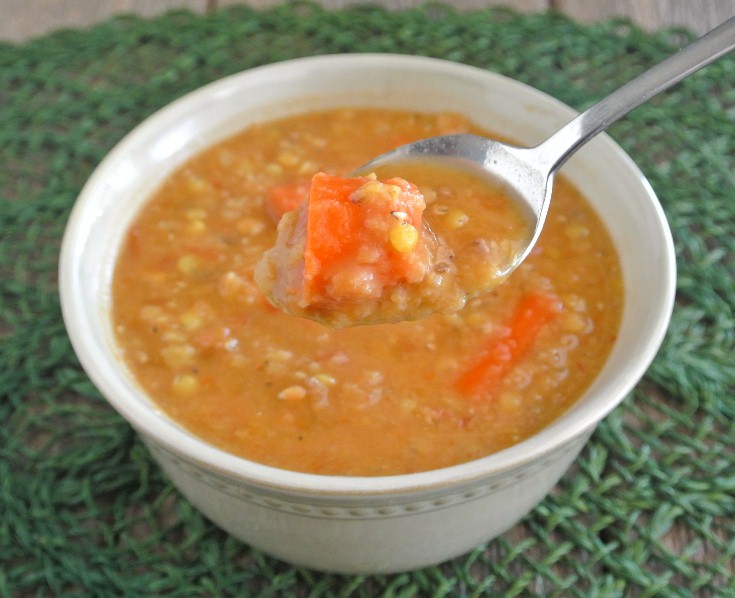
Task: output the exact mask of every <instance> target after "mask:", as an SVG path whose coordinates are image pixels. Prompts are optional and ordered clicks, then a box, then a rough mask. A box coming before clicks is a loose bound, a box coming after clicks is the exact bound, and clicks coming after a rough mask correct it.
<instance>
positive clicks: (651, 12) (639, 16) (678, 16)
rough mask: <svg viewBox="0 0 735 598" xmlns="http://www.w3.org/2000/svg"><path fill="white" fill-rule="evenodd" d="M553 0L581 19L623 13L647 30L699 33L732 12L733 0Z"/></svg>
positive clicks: (562, 10) (733, 12)
mask: <svg viewBox="0 0 735 598" xmlns="http://www.w3.org/2000/svg"><path fill="white" fill-rule="evenodd" d="M552 4H553V6H554V8H555V9H557V10H559V11H561V12H563V13H564V14H567V15H570V16H573V17H574V18H575V19H576V20H578V21H580V22H582V23H591V22H594V21H599V20H601V19H606V18H610V17H624V18H628V19H630V20H631V21H632V22H633V23H635V24H636V25H639V26H640V27H642V28H643V29H647V30H649V31H652V30H656V29H663V28H667V27H685V28H687V29H689V30H691V31H692V32H694V33H697V34H700V35H701V34H703V33H706V32H707V31H709V30H710V29H713V28H714V27H716V26H717V25H719V24H720V23H722V22H723V21H725V20H727V19H729V18H730V17H732V16H735V0H716V1H708V2H699V1H696V0H645V1H641V0H607V1H606V2H590V1H589V0H553V2H552Z"/></svg>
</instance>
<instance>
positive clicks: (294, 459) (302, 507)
mask: <svg viewBox="0 0 735 598" xmlns="http://www.w3.org/2000/svg"><path fill="white" fill-rule="evenodd" d="M574 115H575V113H574V111H573V110H571V109H570V108H568V107H567V106H565V105H563V104H561V103H560V102H558V101H557V100H555V99H553V98H551V97H549V96H547V95H545V94H543V93H541V92H539V91H537V90H535V89H533V88H531V87H529V86H527V85H524V84H521V83H519V82H516V81H513V80H510V79H508V78H506V77H503V76H500V75H497V74H494V73H491V72H487V71H483V70H480V69H476V68H472V67H469V66H464V65H460V64H455V63H450V62H446V61H441V60H436V59H429V58H421V57H412V56H396V55H374V54H364V55H340V56H322V57H314V58H305V59H299V60H293V61H286V62H282V63H278V64H274V65H269V66H265V67H260V68H256V69H252V70H249V71H245V72H243V73H240V74H236V75H233V76H230V77H227V78H225V79H223V80H220V81H217V82H214V83H212V84H210V85H207V86H205V87H203V88H201V89H199V90H197V91H194V92H192V93H190V94H188V95H186V96H184V97H182V98H180V99H178V100H176V101H175V102H173V103H172V104H170V105H169V106H167V107H165V108H163V109H162V110H160V111H159V112H157V113H155V114H154V115H152V116H151V117H149V118H148V119H147V120H145V121H144V122H143V123H141V124H140V125H139V126H138V127H137V128H135V129H134V130H133V131H132V132H131V133H130V134H129V135H128V136H126V137H125V138H124V139H123V140H122V141H121V142H120V143H119V144H118V145H117V146H116V147H115V148H114V149H113V150H112V151H111V152H110V154H109V155H108V156H107V157H106V158H105V160H104V161H103V162H102V163H101V164H100V165H99V167H98V168H97V169H96V170H95V172H94V173H93V175H92V176H91V178H90V179H89V181H88V183H87V184H86V186H85V187H84V189H83V190H82V192H81V194H80V196H79V198H78V201H77V203H76V205H75V207H74V209H73V212H72V215H71V217H70V219H69V222H68V225H67V229H66V232H65V235H64V239H63V244H62V252H61V259H60V295H61V301H62V308H63V315H64V320H65V323H66V326H67V329H68V332H69V335H70V338H71V341H72V344H73V346H74V349H75V351H76V352H77V354H78V356H79V359H80V361H81V363H82V365H83V367H84V368H85V370H86V372H87V373H88V374H89V376H90V378H91V379H92V381H93V382H94V383H95V385H96V386H97V388H98V389H99V390H100V392H101V393H102V394H103V395H104V396H105V398H106V399H107V400H108V401H109V403H110V404H111V406H112V407H113V408H114V409H116V410H117V411H118V412H119V413H120V414H121V415H122V417H123V418H125V420H127V421H128V422H129V424H130V425H131V426H132V427H133V428H134V429H135V431H136V432H137V433H138V435H139V437H140V438H141V440H142V442H143V443H144V444H145V445H146V446H147V448H148V449H149V450H150V452H151V454H152V456H153V458H154V459H155V460H156V461H157V462H158V463H159V464H160V466H161V467H162V469H163V470H164V471H165V473H166V474H167V475H168V477H169V478H170V479H171V481H172V482H173V484H174V485H175V486H176V487H177V488H178V489H179V490H180V491H181V493H182V494H183V495H184V496H185V497H186V498H187V499H188V500H190V501H191V502H192V504H194V505H195V506H196V507H197V508H198V509H200V510H201V512H202V513H203V514H204V515H205V516H207V517H208V518H209V519H210V520H211V521H213V522H214V523H215V524H217V525H218V526H220V527H221V528H223V529H224V530H226V531H227V532H229V533H231V534H233V535H234V536H236V537H238V538H240V539H241V540H242V541H244V542H246V543H248V544H250V545H252V546H253V547H256V548H258V549H260V550H263V551H265V552H266V553H268V554H271V555H273V556H276V557H278V558H280V559H283V560H285V561H288V562H290V563H294V564H296V565H300V566H305V567H310V568H314V569H319V570H326V571H336V572H343V573H386V572H396V571H403V570H409V569H415V568H419V567H423V566H427V565H430V564H433V563H438V562H441V561H444V560H446V559H449V558H452V557H455V556H458V555H460V554H462V553H464V552H467V551H469V550H471V549H472V548H473V547H475V546H477V545H479V544H481V543H483V542H485V541H488V540H490V539H492V538H494V537H496V536H497V535H499V534H501V533H503V532H504V531H505V530H507V529H508V528H510V527H511V526H513V525H514V524H515V523H516V522H518V521H519V520H520V519H521V518H522V517H523V516H524V515H525V514H526V513H528V512H529V511H530V510H531V509H532V508H533V507H534V506H535V505H536V504H537V503H538V502H539V501H541V500H542V499H543V497H544V496H545V495H546V494H547V493H548V492H549V491H550V489H551V488H552V487H553V486H554V484H556V483H557V482H558V480H559V479H560V478H561V476H562V475H564V473H565V472H566V471H567V469H568V468H569V466H570V464H572V462H573V461H574V460H575V458H576V457H577V455H578V454H579V452H580V451H581V449H582V448H583V446H584V444H585V442H586V441H587V439H588V438H589V436H590V435H591V434H592V433H593V432H594V429H595V427H596V425H597V424H598V423H599V422H600V421H601V420H602V419H603V418H604V417H605V416H606V415H607V414H608V413H609V412H610V411H611V410H612V409H614V408H615V407H616V406H617V405H618V404H619V403H620V402H621V401H622V400H623V398H624V397H625V396H626V395H627V394H628V393H629V391H630V390H631V389H632V388H633V386H634V385H635V384H636V383H637V382H638V380H639V379H640V378H641V376H642V375H643V374H644V373H645V370H646V368H647V367H648V365H649V364H650V362H651V360H652V359H653V357H654V355H655V353H656V351H657V350H658V347H659V346H660V343H661V342H662V339H663V336H664V334H665V331H666V328H667V325H668V321H669V317H670V313H671V309H672V305H673V295H674V281H675V261H674V252H673V246H672V241H671V235H670V232H669V228H668V225H667V223H666V219H665V217H664V214H663V212H662V210H661V207H660V205H659V203H658V201H657V199H656V197H655V195H654V193H653V191H652V189H651V187H650V186H649V185H648V183H647V182H646V180H645V178H644V176H643V175H642V174H641V172H640V171H639V169H638V168H637V167H636V165H635V164H634V162H633V160H631V158H630V157H629V156H627V155H626V154H625V153H624V152H623V151H622V150H621V149H620V148H619V147H618V146H617V145H616V144H615V143H614V142H613V141H612V140H611V139H610V138H609V137H607V136H605V135H601V136H599V137H598V138H596V139H594V140H592V141H591V142H590V143H589V144H588V145H587V146H585V147H584V148H583V149H582V150H580V151H579V152H578V154H577V155H575V156H574V157H573V158H572V159H571V160H570V161H569V162H568V163H567V164H566V165H565V167H564V169H563V170H562V172H561V176H560V177H559V178H558V179H557V181H556V182H555V188H554V194H553V198H552V202H551V207H550V210H549V216H548V220H547V224H546V226H545V229H544V232H543V233H542V236H541V238H540V239H539V242H538V245H537V247H536V248H535V249H534V251H533V252H532V254H531V255H530V256H529V257H528V258H527V259H526V260H525V261H524V262H523V264H522V265H521V266H520V267H519V268H518V269H517V270H516V271H515V272H513V273H512V274H511V275H510V276H509V277H508V278H507V280H506V281H505V282H503V283H502V284H500V285H499V286H498V287H497V288H496V289H495V290H493V291H492V292H490V293H486V294H482V295H478V296H476V297H472V298H469V299H467V300H466V301H465V302H464V303H463V305H462V306H461V309H452V310H448V313H437V314H434V315H428V316H427V315H426V314H422V316H426V317H421V318H419V319H416V320H412V321H402V322H396V323H385V324H383V323H378V324H371V325H363V326H346V327H333V326H330V325H325V324H324V323H320V322H315V321H313V320H311V319H307V318H303V317H299V316H298V315H289V314H286V313H284V312H283V311H282V310H281V309H279V308H278V307H276V306H274V305H273V303H272V302H270V301H269V300H268V299H267V298H266V296H265V295H264V293H263V291H262V289H261V288H260V287H259V285H258V284H257V282H256V280H255V271H256V267H257V264H258V262H259V261H260V260H261V258H262V257H263V255H264V254H265V253H266V252H267V251H268V250H269V249H270V248H271V247H273V245H274V243H275V240H276V235H277V231H278V224H279V222H281V221H282V219H283V218H284V214H288V213H290V212H291V211H292V210H293V209H295V206H297V205H299V202H300V201H301V200H303V198H304V197H308V195H309V186H310V185H311V184H312V182H313V180H314V176H315V175H316V174H317V173H323V174H330V175H336V176H349V175H350V173H352V172H354V171H355V169H357V168H358V167H359V166H360V165H362V164H364V163H365V162H367V161H368V160H369V159H370V158H372V157H374V156H376V155H378V154H380V153H383V152H385V151H387V150H389V149H391V148H393V147H395V146H397V145H400V144H403V143H407V142H409V141H413V140H416V139H420V138H424V137H430V136H435V135H443V134H453V133H465V132H467V133H473V134H481V135H493V136H497V137H499V138H502V139H505V140H508V139H510V140H513V141H514V142H516V143H518V144H520V145H526V146H530V145H534V144H537V143H539V142H541V141H542V140H544V139H545V138H546V137H547V136H548V135H550V134H551V133H553V132H554V131H555V130H557V129H558V128H559V127H561V126H562V125H563V124H565V123H566V122H568V121H569V120H570V119H571V118H572V117H573V116H574ZM398 174H401V173H398ZM405 175H406V178H407V179H411V181H412V183H413V184H415V188H416V189H418V190H419V191H420V193H421V197H422V201H423V204H422V206H423V210H424V214H425V215H426V218H427V219H429V220H430V221H431V222H432V223H433V226H437V227H439V228H440V229H441V231H442V233H441V234H442V235H445V236H447V237H452V235H455V236H456V239H457V243H458V245H457V247H458V249H456V259H460V258H462V257H464V256H468V255H476V256H482V258H483V259H484V260H485V261H486V262H487V261H488V260H490V259H491V257H492V256H493V255H496V254H497V253H498V252H501V251H502V250H503V248H504V247H505V246H504V245H503V243H506V242H507V239H506V238H505V232H503V231H507V230H511V229H512V227H513V226H516V224H517V223H516V224H513V222H512V221H511V222H510V224H507V227H510V228H507V227H506V229H499V228H493V227H494V226H495V224H494V222H495V220H496V219H493V218H487V213H488V212H487V210H488V209H491V207H490V206H491V204H492V202H493V201H496V200H497V197H496V196H497V193H495V192H494V191H493V192H488V191H487V190H486V189H482V188H481V187H482V186H480V188H474V187H473V186H472V185H466V184H464V183H461V182H459V183H457V182H456V181H453V180H452V177H451V176H449V177H448V176H445V174H441V173H440V174H437V173H432V172H431V170H430V169H429V171H426V169H424V170H421V169H419V170H410V171H407V172H406V173H405ZM320 176H321V175H320ZM460 195H461V196H462V197H461V199H462V201H461V202H460V201H459V199H458V197H459V196H460ZM493 197H495V199H493ZM497 201H500V200H497ZM394 212H396V213H395V214H393V216H394V217H395V218H396V219H397V222H398V223H399V224H403V221H404V220H405V218H406V216H405V214H404V213H403V212H401V211H400V210H394ZM483 218H485V222H486V224H483V225H482V226H481V228H480V229H479V230H480V233H477V234H476V233H472V234H471V235H470V234H466V233H465V232H464V231H469V230H472V229H471V226H472V225H474V224H475V223H477V222H483ZM340 226H342V222H341V221H340V220H339V219H336V220H335V221H334V223H332V224H329V226H325V227H324V228H323V229H322V231H321V232H320V235H321V236H320V238H321V239H322V240H324V239H327V240H329V239H332V238H334V239H339V238H340V237H341V238H342V239H345V238H349V234H348V233H345V232H344V231H342V229H340ZM340 231H342V232H340ZM478 235H479V236H478ZM463 243H464V245H463ZM353 245H354V244H353ZM353 249H354V251H355V255H356V256H358V257H356V258H355V259H356V260H357V262H359V264H363V265H364V264H366V263H367V264H374V263H376V262H380V260H383V259H386V258H385V257H384V254H383V253H380V251H377V250H374V248H373V247H372V246H371V247H369V248H367V249H366V248H364V247H362V246H355V247H353ZM368 249H369V250H368ZM376 251H377V253H376ZM386 251H387V250H386ZM472 252H474V253H472ZM385 255H387V254H385ZM452 259H454V257H452ZM371 260H372V261H371ZM483 263H485V262H483ZM371 267H373V266H371ZM375 268H377V266H375ZM368 270H369V268H368ZM365 271H366V270H365V268H362V266H361V268H360V270H359V275H355V276H356V277H357V278H359V279H360V280H361V281H363V282H364V281H365V280H367V279H366V278H365V276H366V275H365V274H364V272H365ZM437 272H438V274H437ZM437 272H434V271H432V273H431V275H432V276H440V275H441V273H442V272H441V271H440V270H437ZM342 274H344V272H342V271H341V270H340V272H339V275H340V276H342ZM348 274H349V272H348ZM355 276H353V278H355ZM340 280H341V279H340ZM432 280H433V279H432ZM439 282H441V280H439ZM432 284H433V283H432ZM435 286H436V285H435ZM350 288H352V287H350ZM365 288H367V289H368V290H370V288H371V287H369V285H368V286H367V287H365ZM437 288H441V285H438V286H437ZM433 289H434V287H432V292H434V290H433ZM391 292H392V293H393V295H395V299H394V298H393V295H391V300H392V301H396V302H400V301H403V300H404V299H403V296H402V294H401V292H399V291H398V290H395V289H393V290H392V291H391ZM454 307H455V308H456V307H457V306H456V305H455V306H454ZM449 312H451V313H449Z"/></svg>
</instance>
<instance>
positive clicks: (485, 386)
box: [456, 292, 560, 396]
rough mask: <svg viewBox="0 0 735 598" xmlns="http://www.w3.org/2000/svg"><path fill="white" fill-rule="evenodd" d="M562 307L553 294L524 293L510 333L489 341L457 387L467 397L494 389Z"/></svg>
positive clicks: (511, 323) (509, 329)
mask: <svg viewBox="0 0 735 598" xmlns="http://www.w3.org/2000/svg"><path fill="white" fill-rule="evenodd" d="M559 310H560V302H559V299H558V298H556V297H554V296H551V295H548V294H544V293H536V292H534V293H529V294H528V295H525V296H524V297H523V298H522V299H521V301H520V303H519V304H518V306H517V307H516V309H515V312H514V313H513V315H512V317H511V319H510V322H509V323H508V332H507V333H506V334H504V335H503V336H500V337H495V338H493V339H491V340H490V343H489V345H488V346H487V347H486V349H485V351H484V353H483V354H482V355H481V356H480V358H479V359H478V360H477V361H476V362H475V363H474V364H472V365H471V366H470V367H469V369H467V370H466V371H465V372H464V373H463V374H462V375H461V376H460V377H459V378H458V380H457V382H456V388H457V389H458V390H459V391H460V392H461V393H462V394H464V395H467V396H482V395H487V394H488V393H489V392H491V391H492V390H493V389H494V388H495V387H497V385H498V384H499V383H500V382H501V380H502V379H503V377H504V376H505V375H506V374H507V373H508V371H509V370H510V369H511V367H513V365H514V364H515V363H517V362H518V360H519V359H520V358H521V356H523V355H524V354H525V353H526V352H527V351H528V350H529V349H530V348H531V346H532V345H533V342H534V341H535V339H536V337H537V336H538V334H539V333H540V332H541V330H542V329H543V327H544V326H545V325H546V324H547V323H548V322H549V321H550V320H551V319H552V318H553V317H554V316H555V315H556V314H557V313H558V312H559Z"/></svg>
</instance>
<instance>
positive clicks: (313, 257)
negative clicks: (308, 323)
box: [304, 173, 425, 298]
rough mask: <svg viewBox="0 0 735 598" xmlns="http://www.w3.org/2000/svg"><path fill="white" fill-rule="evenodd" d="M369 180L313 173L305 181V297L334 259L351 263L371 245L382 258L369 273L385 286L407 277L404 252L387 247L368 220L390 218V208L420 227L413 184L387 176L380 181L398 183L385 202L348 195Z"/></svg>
mask: <svg viewBox="0 0 735 598" xmlns="http://www.w3.org/2000/svg"><path fill="white" fill-rule="evenodd" d="M372 180H373V179H371V178H369V177H352V178H343V177H338V176H335V175H330V174H325V173H318V174H316V175H314V177H313V178H312V182H311V190H310V192H309V199H308V202H309V203H308V221H307V227H306V243H305V248H304V293H305V296H306V297H307V298H308V297H309V296H311V295H312V294H318V293H319V292H320V290H321V289H322V288H323V287H324V285H325V284H326V281H327V280H328V279H329V277H330V276H332V275H333V274H334V271H335V269H339V267H340V264H344V263H349V262H353V263H354V262H356V261H357V256H358V253H359V252H360V251H361V250H363V251H364V250H366V249H369V248H375V250H376V251H377V252H379V254H380V255H382V258H381V259H380V261H379V263H377V264H375V266H374V268H375V275H376V276H377V277H378V278H379V279H380V280H381V281H382V282H383V283H384V284H386V285H389V284H394V283H395V282H397V281H400V280H402V279H403V278H405V277H407V275H408V271H409V268H410V264H411V262H410V261H409V260H408V259H407V258H406V256H405V255H400V254H399V253H398V252H396V251H392V250H391V248H390V247H389V245H388V244H387V234H383V235H382V236H381V234H379V233H376V232H375V230H374V229H371V227H370V226H368V224H367V223H368V222H369V221H370V220H371V219H372V220H373V221H374V220H375V219H376V218H377V219H380V218H383V219H388V220H392V219H393V217H392V216H391V213H393V212H395V211H400V213H401V214H404V215H405V219H406V220H405V222H406V223H407V224H411V225H412V226H414V227H416V228H417V229H418V230H420V228H421V216H422V212H423V209H424V206H425V204H424V202H423V197H421V195H420V193H419V191H418V189H417V188H416V187H415V186H414V185H412V184H411V183H408V182H407V181H404V180H403V179H398V178H394V179H389V180H387V181H385V183H386V184H390V185H395V186H397V187H399V189H400V193H399V195H398V197H395V198H392V199H391V203H390V204H387V203H386V204H380V205H372V204H371V203H370V202H361V201H359V200H356V199H355V196H354V195H353V194H354V193H355V192H356V191H357V190H358V189H360V188H361V187H363V185H365V184H366V183H369V182H371V181H372Z"/></svg>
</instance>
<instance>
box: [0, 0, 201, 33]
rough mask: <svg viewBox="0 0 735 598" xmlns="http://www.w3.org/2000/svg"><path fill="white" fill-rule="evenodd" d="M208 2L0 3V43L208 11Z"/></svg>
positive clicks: (83, 0)
mask: <svg viewBox="0 0 735 598" xmlns="http://www.w3.org/2000/svg"><path fill="white" fill-rule="evenodd" d="M208 6H209V2H208V1H207V0H155V1H152V0H75V1H69V0H0V40H3V41H10V42H21V41H24V40H27V39H30V38H34V37H38V36H41V35H44V34H46V33H49V32H51V31H53V30H55V29H64V28H69V27H73V28H80V27H81V28H85V27H91V26H92V25H94V24H95V23H99V22H101V21H104V20H106V19H109V18H110V17H112V16H114V15H119V14H137V15H140V16H143V17H153V16H156V15H159V14H161V13H164V12H166V11H167V10H171V9H172V8H186V9H189V10H193V11H196V12H204V11H205V10H207V8H208Z"/></svg>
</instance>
